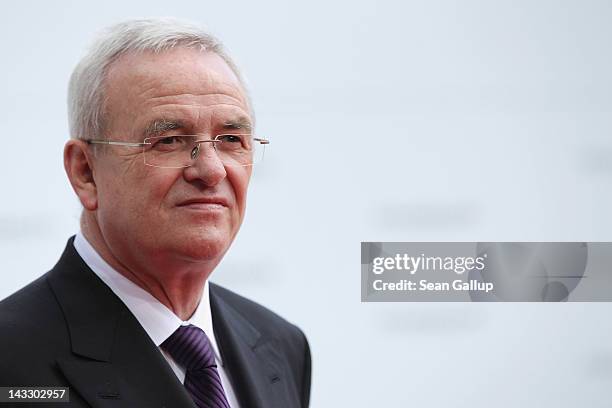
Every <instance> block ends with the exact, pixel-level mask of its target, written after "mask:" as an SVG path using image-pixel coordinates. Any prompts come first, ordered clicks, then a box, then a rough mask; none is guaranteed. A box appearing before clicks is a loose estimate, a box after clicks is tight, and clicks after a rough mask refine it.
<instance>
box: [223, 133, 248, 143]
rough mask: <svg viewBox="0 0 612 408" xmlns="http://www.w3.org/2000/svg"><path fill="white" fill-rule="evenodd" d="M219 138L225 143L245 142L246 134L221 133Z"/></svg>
mask: <svg viewBox="0 0 612 408" xmlns="http://www.w3.org/2000/svg"><path fill="white" fill-rule="evenodd" d="M217 139H218V140H220V141H221V142H223V143H243V139H244V135H219V136H218V137H217Z"/></svg>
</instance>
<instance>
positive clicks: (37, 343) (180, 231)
mask: <svg viewBox="0 0 612 408" xmlns="http://www.w3.org/2000/svg"><path fill="white" fill-rule="evenodd" d="M68 104H69V121H70V131H71V136H72V138H71V139H70V140H69V141H68V142H67V143H66V146H65V149H64V166H65V169H66V173H67V175H68V178H69V180H70V183H71V185H72V187H73V189H74V191H75V192H76V194H77V196H78V199H79V200H80V202H81V204H82V205H83V213H82V217H81V231H80V233H78V234H77V235H76V237H72V238H71V239H70V240H69V241H68V244H67V246H66V249H65V251H64V253H63V255H62V256H61V259H60V260H59V262H58V263H57V265H56V266H55V267H54V268H53V269H52V270H51V271H50V272H48V273H46V274H45V275H43V276H41V277H40V278H39V279H37V280H35V281H34V282H32V283H31V284H29V285H28V286H26V287H25V288H23V289H21V290H20V291H18V292H16V293H14V294H13V295H11V296H9V297H8V298H6V299H4V300H3V301H2V302H0V327H2V330H1V332H0V350H2V358H0V386H11V387H17V386H19V387H24V386H46V387H56V386H57V387H69V398H70V404H67V405H66V406H71V407H90V406H91V407H130V408H136V407H143V408H144V407H146V408H152V407H168V408H182V407H185V408H186V407H194V406H197V407H229V406H231V407H242V408H252V407H266V408H270V407H282V408H290V407H306V406H307V405H308V402H309V395H310V351H309V347H308V343H307V341H306V338H305V337H304V335H303V333H302V332H301V331H300V329H299V328H297V327H296V326H294V325H292V324H290V323H288V322H287V321H285V320H283V319H282V318H280V317H279V316H277V315H276V314H274V313H272V312H271V311H269V310H267V309H265V308H264V307H262V306H260V305H258V304H256V303H254V302H252V301H249V300H247V299H245V298H243V297H241V296H239V295H237V294H235V293H233V292H230V291H229V290H227V289H224V288H222V287H220V286H217V285H215V284H213V283H210V282H209V278H210V276H211V273H212V272H213V270H214V269H215V267H216V266H217V264H218V263H219V262H220V261H221V259H222V258H223V255H224V254H225V252H226V251H227V250H228V248H229V246H230V245H231V243H232V241H233V239H234V238H235V236H236V233H237V232H238V229H239V228H240V224H241V223H242V219H243V217H244V211H245V205H246V194H247V186H248V182H249V178H250V176H251V172H252V168H253V167H252V166H253V164H255V163H256V162H257V161H258V160H259V159H260V158H261V156H262V152H263V149H264V147H265V145H266V144H267V140H265V139H262V138H259V137H257V136H254V135H253V134H252V129H253V115H252V112H251V105H250V102H249V98H248V96H247V94H246V91H245V87H244V84H243V81H242V79H241V77H240V75H239V73H238V71H237V69H236V66H235V65H234V63H233V62H232V61H231V59H230V58H229V56H228V55H227V54H226V52H225V51H224V49H223V47H222V45H221V44H220V43H219V42H218V41H217V40H216V39H215V38H213V37H212V36H210V35H209V34H207V33H206V32H204V31H202V30H201V29H199V28H197V27H194V26H191V25H187V24H184V23H180V22H176V21H174V20H165V19H159V20H136V21H128V22H125V23H121V24H118V25H116V26H113V27H111V28H109V29H108V30H107V31H105V32H104V33H103V34H102V35H101V36H100V38H99V39H98V41H97V42H96V43H95V44H94V45H93V47H92V48H91V50H90V52H89V53H88V55H86V56H85V57H84V58H83V59H82V60H81V62H80V63H79V64H78V66H77V67H76V69H75V71H74V73H73V75H72V77H71V80H70V86H69V95H68ZM61 406H64V405H61Z"/></svg>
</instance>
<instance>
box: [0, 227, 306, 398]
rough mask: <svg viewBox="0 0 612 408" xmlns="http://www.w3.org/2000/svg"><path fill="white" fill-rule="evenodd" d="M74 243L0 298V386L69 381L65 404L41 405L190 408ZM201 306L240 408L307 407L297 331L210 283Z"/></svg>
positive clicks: (177, 384)
mask: <svg viewBox="0 0 612 408" xmlns="http://www.w3.org/2000/svg"><path fill="white" fill-rule="evenodd" d="M73 239H74V238H71V239H70V240H69V241H68V245H67V246H66V249H65V250H64V253H63V255H62V257H61V259H60V260H59V262H58V263H57V265H55V267H54V268H53V269H52V270H51V271H49V272H47V273H46V274H44V275H43V276H41V277H40V278H38V279H37V280H35V281H34V282H32V283H30V284H29V285H27V286H26V287H24V288H23V289H21V290H19V291H18V292H16V293H14V294H12V295H11V296H9V297H8V298H6V299H4V300H2V301H1V302H0V386H62V387H69V392H70V403H44V404H42V405H44V406H45V407H52V406H57V407H64V408H68V407H96V408H110V407H126V408H139V407H142V408H153V407H166V408H195V404H194V403H193V401H192V400H191V398H190V396H189V394H188V393H187V391H186V390H185V388H184V386H183V385H182V384H181V383H180V381H179V380H178V378H177V377H176V375H175V374H174V372H173V371H172V369H171V368H170V366H169V365H168V363H167V362H166V360H165V358H164V357H163V355H162V354H161V352H160V351H159V349H158V348H157V346H156V345H155V344H154V343H153V342H152V341H151V339H150V338H149V336H148V335H147V333H146V332H145V330H144V329H143V328H142V326H141V325H140V323H139V322H138V320H137V319H136V318H135V317H134V315H133V314H132V313H131V312H130V311H129V309H128V308H127V307H126V306H125V305H124V304H123V302H121V300H120V299H119V298H118V297H117V296H116V295H115V294H114V293H113V292H112V291H111V290H110V288H109V287H108V286H106V284H104V283H103V282H102V281H101V280H100V279H99V278H98V277H97V275H95V274H94V273H93V272H92V271H91V269H90V268H89V267H88V266H87V265H86V264H85V262H84V261H83V260H82V259H81V257H80V256H79V255H78V253H77V252H76V250H75V249H74V246H73V244H72V242H73ZM5 272H6V271H5ZM210 302H211V311H212V318H213V326H214V329H215V336H216V339H217V343H218V345H219V348H220V353H221V357H222V359H223V363H224V365H225V368H226V369H227V372H228V376H229V378H230V381H231V383H232V386H233V388H234V390H235V392H236V396H237V398H238V401H239V403H240V405H241V407H242V408H259V407H261V408H263V407H266V408H272V407H279V408H293V407H306V406H308V402H309V396H310V349H309V347H308V342H307V341H306V338H305V337H304V334H303V333H302V332H301V330H300V329H299V328H297V327H296V326H294V325H292V324H290V323H288V322H287V321H285V320H283V319H282V318H280V317H279V316H277V315H276V314H274V313H272V312H271V311H269V310H267V309H265V308H264V307H262V306H260V305H258V304H257V303H254V302H252V301H250V300H247V299H245V298H243V297H241V296H239V295H237V294H235V293H233V292H230V291H229V290H227V289H224V288H222V287H220V286H218V285H215V284H213V283H211V284H210ZM28 405H29V404H27V403H20V404H16V406H18V407H26V406H28ZM31 405H32V406H35V407H38V406H42V405H41V404H40V403H31ZM0 406H3V404H0Z"/></svg>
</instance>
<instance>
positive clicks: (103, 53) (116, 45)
mask: <svg viewBox="0 0 612 408" xmlns="http://www.w3.org/2000/svg"><path fill="white" fill-rule="evenodd" d="M177 46H181V47H189V48H197V49H200V50H201V51H211V52H214V53H216V54H217V55H219V56H220V57H221V58H223V60H224V61H225V62H226V63H227V65H228V66H229V67H230V68H231V69H232V71H233V72H234V74H235V75H236V77H237V78H238V80H239V81H240V84H241V85H242V88H243V90H244V92H245V95H246V98H247V105H248V106H247V107H248V109H249V111H251V112H250V113H251V115H252V114H253V112H252V108H251V101H250V98H249V95H248V91H247V87H246V84H245V81H244V79H243V78H242V75H241V74H240V72H239V70H238V68H237V66H236V64H235V63H234V62H233V61H232V59H231V58H230V57H229V55H228V54H227V53H226V50H225V47H224V46H223V44H222V43H221V42H220V41H219V40H218V39H216V38H215V37H214V36H213V35H211V34H210V33H208V32H206V31H205V30H204V29H203V28H201V27H199V26H197V25H194V24H191V23H187V22H184V21H180V20H176V19H172V18H154V19H141V20H128V21H124V22H121V23H119V24H115V25H113V26H110V27H108V28H107V29H105V30H104V31H102V32H101V34H100V35H99V36H98V37H97V39H96V40H95V41H94V43H93V44H92V46H91V48H90V49H89V51H88V53H87V54H86V55H85V56H84V57H83V58H82V59H81V61H80V62H79V63H78V65H77V66H76V67H75V69H74V71H73V72H72V75H71V76H70V83H69V85H68V122H69V125H70V137H71V138H73V139H84V140H86V139H94V138H99V137H101V136H102V132H103V131H104V119H105V118H104V104H105V95H104V82H105V78H106V74H107V72H108V69H109V66H110V65H111V64H112V63H113V62H114V61H116V60H117V59H118V58H119V57H120V56H122V55H124V54H127V53H133V52H144V51H152V52H155V53H159V52H162V51H166V50H169V49H172V48H174V47H177Z"/></svg>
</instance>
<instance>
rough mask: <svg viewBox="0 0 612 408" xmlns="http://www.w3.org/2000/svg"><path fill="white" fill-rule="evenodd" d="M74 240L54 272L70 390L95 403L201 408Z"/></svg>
mask: <svg viewBox="0 0 612 408" xmlns="http://www.w3.org/2000/svg"><path fill="white" fill-rule="evenodd" d="M72 242H73V238H71V239H70V240H69V241H68V245H67V246H66V249H65V251H64V254H63V255H62V257H61V258H60V260H59V262H58V264H57V265H56V266H55V267H54V268H53V270H52V271H51V272H50V274H49V283H50V285H51V288H52V290H53V292H54V293H55V296H56V298H57V300H58V302H59V304H60V306H61V308H62V311H63V313H64V316H65V318H66V323H67V326H68V331H69V334H70V341H71V349H72V355H71V356H69V357H66V356H58V360H57V363H58V367H59V369H60V370H61V371H62V372H63V373H64V375H65V376H66V378H67V380H68V381H69V382H70V384H71V387H70V391H71V392H76V393H77V394H79V395H80V396H81V397H82V398H83V399H85V400H86V401H87V402H88V403H89V404H90V405H91V406H92V407H94V408H110V407H126V408H127V407H130V408H133V407H145V406H146V407H167V408H195V405H194V403H193V401H192V400H191V398H190V396H189V394H188V393H187V391H186V390H185V388H184V387H183V385H182V384H181V383H180V381H179V380H178V378H177V377H176V375H175V374H174V372H173V371H172V369H171V368H170V366H169V365H168V364H167V362H166V360H165V359H164V357H163V355H162V354H161V353H160V352H159V350H158V348H157V346H156V345H155V344H154V343H153V342H152V341H151V339H150V338H149V336H148V335H147V333H146V332H145V330H144V329H143V328H142V326H141V325H140V323H138V320H137V319H136V318H135V317H134V316H133V315H132V313H131V312H130V311H129V310H128V309H127V307H126V306H125V305H124V304H123V302H121V300H120V299H119V298H118V297H117V296H116V295H115V294H114V293H113V292H112V291H111V290H110V288H108V286H106V285H105V284H104V283H103V282H102V281H101V280H100V279H99V278H98V277H97V276H96V275H95V274H94V273H93V272H92V271H91V269H89V267H88V266H87V265H86V264H85V263H84V262H83V260H82V259H81V258H80V257H79V255H78V254H77V253H76V250H75V249H74V246H73V244H72Z"/></svg>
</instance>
